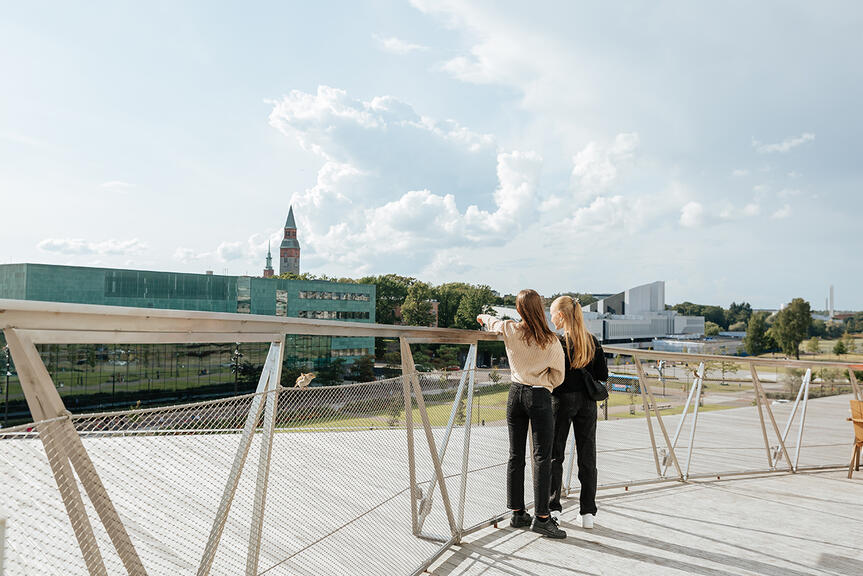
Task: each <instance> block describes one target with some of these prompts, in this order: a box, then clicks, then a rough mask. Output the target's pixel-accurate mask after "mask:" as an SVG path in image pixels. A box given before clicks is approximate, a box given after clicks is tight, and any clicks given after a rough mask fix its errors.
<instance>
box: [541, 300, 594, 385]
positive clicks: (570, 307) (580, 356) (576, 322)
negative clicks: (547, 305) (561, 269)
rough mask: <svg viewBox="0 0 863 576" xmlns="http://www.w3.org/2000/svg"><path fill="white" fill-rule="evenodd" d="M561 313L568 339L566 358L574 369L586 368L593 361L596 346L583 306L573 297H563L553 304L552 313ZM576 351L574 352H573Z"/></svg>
mask: <svg viewBox="0 0 863 576" xmlns="http://www.w3.org/2000/svg"><path fill="white" fill-rule="evenodd" d="M555 312H560V316H561V318H563V331H564V334H565V337H566V357H567V358H568V359H569V365H570V366H572V367H573V368H584V367H585V366H587V365H588V364H590V363H591V362H592V361H593V355H594V354H595V353H596V345H595V344H594V342H593V336H592V335H591V334H590V332H588V330H587V326H586V325H585V323H584V314H582V313H581V304H579V303H578V302H576V301H575V300H573V299H572V297H571V296H561V297H559V298H557V299H555V301H554V302H552V303H551V313H552V315H554V314H555ZM573 349H574V350H573Z"/></svg>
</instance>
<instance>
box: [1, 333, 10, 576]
mask: <svg viewBox="0 0 863 576" xmlns="http://www.w3.org/2000/svg"><path fill="white" fill-rule="evenodd" d="M4 349H5V350H6V392H5V394H6V402H5V404H4V405H3V406H4V414H3V426H4V427H6V426H9V376H11V375H12V371H11V370H10V368H11V366H10V365H9V345H8V344H7V345H6V346H5V347H4ZM0 574H2V572H0Z"/></svg>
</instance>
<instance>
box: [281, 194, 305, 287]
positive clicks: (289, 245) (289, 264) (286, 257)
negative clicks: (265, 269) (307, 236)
mask: <svg viewBox="0 0 863 576" xmlns="http://www.w3.org/2000/svg"><path fill="white" fill-rule="evenodd" d="M288 273H292V274H299V273H300V243H299V242H297V224H296V222H294V207H293V206H291V207H290V209H289V210H288V219H287V221H285V237H284V239H283V240H282V245H281V246H279V274H288Z"/></svg>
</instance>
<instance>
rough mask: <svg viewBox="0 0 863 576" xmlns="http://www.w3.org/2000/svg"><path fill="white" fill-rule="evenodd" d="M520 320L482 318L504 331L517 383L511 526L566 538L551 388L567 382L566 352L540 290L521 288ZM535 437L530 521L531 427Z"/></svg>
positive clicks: (510, 421)
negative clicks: (555, 494)
mask: <svg viewBox="0 0 863 576" xmlns="http://www.w3.org/2000/svg"><path fill="white" fill-rule="evenodd" d="M515 309H516V311H517V312H518V313H519V315H520V316H521V321H520V322H514V321H513V320H500V319H498V318H495V317H493V316H489V315H488V314H480V315H479V316H477V318H476V319H477V321H478V322H479V323H480V324H482V325H483V326H485V327H486V328H487V329H488V330H489V331H490V332H496V333H498V334H502V335H503V341H504V344H505V345H506V356H507V358H508V359H509V366H510V373H511V377H512V385H511V386H510V388H509V398H508V399H507V403H506V423H507V427H508V428H509V461H508V463H507V467H506V500H507V507H509V509H510V510H512V511H513V513H512V519H511V520H510V525H511V526H513V527H515V528H519V527H522V526H530V527H531V530H533V531H534V532H537V533H539V534H542V535H544V536H548V537H549V538H566V532H564V531H563V530H561V529H560V528H558V526H557V521H556V520H555V519H554V518H552V517H551V516H550V515H549V511H548V502H549V494H550V489H551V450H552V443H553V439H554V415H553V413H552V407H551V391H552V390H553V389H554V388H555V387H556V386H558V385H559V384H560V383H561V382H562V381H563V370H564V356H563V348H562V347H561V345H560V342H559V341H558V339H557V337H556V336H555V334H554V332H552V331H551V329H550V328H549V327H548V323H547V321H546V319H545V310H544V308H543V305H542V298H541V297H540V295H539V294H537V293H536V291H535V290H522V291H521V292H519V293H518V296H517V297H516V300H515ZM528 424H530V428H531V433H532V435H533V461H534V475H533V494H534V505H535V506H536V519H534V520H533V521H532V522H531V517H530V514H528V513H527V511H525V506H524V465H525V457H524V454H525V449H526V447H527V429H528Z"/></svg>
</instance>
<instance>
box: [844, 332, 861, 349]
mask: <svg viewBox="0 0 863 576" xmlns="http://www.w3.org/2000/svg"><path fill="white" fill-rule="evenodd" d="M842 339H843V340H845V349H846V350H847V351H848V354H853V353H854V352H856V350H857V342H856V341H855V340H854V337H853V336H851V334H849V333H848V332H846V333H845V336H843V337H842Z"/></svg>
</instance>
